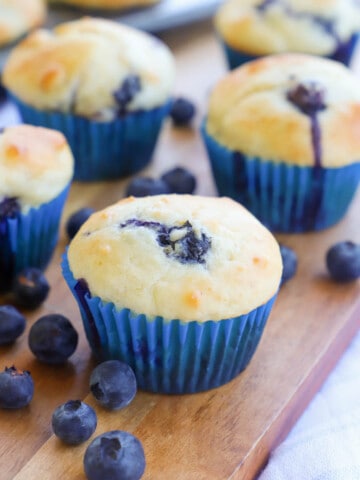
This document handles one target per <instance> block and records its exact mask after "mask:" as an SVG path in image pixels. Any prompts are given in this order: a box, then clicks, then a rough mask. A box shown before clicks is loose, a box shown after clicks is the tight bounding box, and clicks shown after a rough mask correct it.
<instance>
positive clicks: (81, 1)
mask: <svg viewBox="0 0 360 480" xmlns="http://www.w3.org/2000/svg"><path fill="white" fill-rule="evenodd" d="M159 1H160V0H48V2H49V3H50V4H52V3H55V4H58V3H59V4H60V3H61V4H64V5H70V6H72V7H80V8H86V9H88V8H90V9H96V10H97V9H101V10H119V9H123V8H135V7H144V6H147V5H153V4H155V3H158V2H159Z"/></svg>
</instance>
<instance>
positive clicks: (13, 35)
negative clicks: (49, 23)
mask: <svg viewBox="0 0 360 480" xmlns="http://www.w3.org/2000/svg"><path fill="white" fill-rule="evenodd" d="M45 17H46V6H45V2H44V0H0V48H1V47H3V46H4V45H7V44H9V43H11V42H13V41H15V40H17V39H18V38H19V37H21V36H22V35H24V34H26V33H28V32H29V31H30V30H32V29H34V28H36V27H39V26H40V25H42V24H43V22H44V21H45Z"/></svg>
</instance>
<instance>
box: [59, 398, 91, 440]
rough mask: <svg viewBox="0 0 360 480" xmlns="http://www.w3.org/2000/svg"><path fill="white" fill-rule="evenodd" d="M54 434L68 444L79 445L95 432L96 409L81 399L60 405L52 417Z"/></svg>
mask: <svg viewBox="0 0 360 480" xmlns="http://www.w3.org/2000/svg"><path fill="white" fill-rule="evenodd" d="M51 426H52V429H53V431H54V434H55V435H56V436H57V437H58V438H60V440H62V441H63V442H64V443H66V444H68V445H79V444H80V443H83V442H85V441H86V440H88V439H89V438H90V437H91V435H92V434H93V433H94V432H95V430H96V426H97V416H96V413H95V410H94V409H93V408H92V407H91V406H90V405H88V404H87V403H85V402H82V401H81V400H69V401H67V402H66V403H63V404H62V405H60V406H58V407H57V408H56V409H55V411H54V413H53V415H52V418H51Z"/></svg>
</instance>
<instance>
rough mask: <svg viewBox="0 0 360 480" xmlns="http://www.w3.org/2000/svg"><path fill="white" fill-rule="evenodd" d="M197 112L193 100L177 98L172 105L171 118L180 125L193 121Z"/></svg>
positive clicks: (175, 123)
mask: <svg viewBox="0 0 360 480" xmlns="http://www.w3.org/2000/svg"><path fill="white" fill-rule="evenodd" d="M195 113H196V108H195V105H194V103H193V102H192V101H191V100H188V99H187V98H184V97H178V98H175V99H174V101H173V102H172V105H171V110H170V118H171V120H172V121H173V123H174V125H176V126H178V127H182V126H187V125H189V124H190V123H191V121H192V119H193V118H194V116H195Z"/></svg>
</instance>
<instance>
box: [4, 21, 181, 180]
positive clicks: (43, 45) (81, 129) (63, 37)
mask: <svg viewBox="0 0 360 480" xmlns="http://www.w3.org/2000/svg"><path fill="white" fill-rule="evenodd" d="M173 80H174V59H173V55H172V54H171V52H170V50H169V49H168V48H167V47H166V45H165V44H164V43H162V42H161V41H160V40H158V39H156V38H155V37H152V36H151V35H149V34H147V33H144V32H141V31H139V30H136V29H133V28H130V27H127V26H125V25H121V24H119V23H116V22H113V21H111V20H105V19H99V18H90V17H86V18H81V19H80V20H75V21H72V22H68V23H63V24H61V25H58V26H57V27H55V29H54V31H48V30H44V29H40V30H38V31H36V32H34V33H33V34H31V35H30V36H28V37H27V38H26V39H25V40H24V41H22V42H21V43H20V44H18V45H17V46H16V47H15V48H14V49H13V51H12V52H11V54H10V56H9V58H8V61H7V62H6V64H5V67H4V72H3V83H4V85H5V87H6V88H7V89H8V91H9V92H10V94H11V95H12V97H13V99H14V101H15V102H16V103H17V105H18V106H19V109H20V112H21V114H22V116H23V119H24V121H25V122H26V123H32V124H35V125H42V126H49V127H52V128H55V129H57V130H60V131H62V132H63V133H64V135H65V136H66V138H67V140H68V142H69V144H70V146H71V149H72V151H73V153H74V157H75V175H74V178H75V179H76V180H100V179H114V178H120V177H123V176H126V175H129V174H131V173H134V172H136V171H138V170H140V169H141V168H143V167H145V165H147V164H148V163H149V162H150V160H151V158H152V154H153V151H154V148H155V145H156V142H157V137H158V134H159V132H160V129H161V125H162V122H163V120H164V118H165V117H166V115H167V114H168V111H169V108H170V92H171V88H172V85H173Z"/></svg>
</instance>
